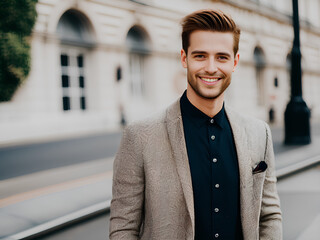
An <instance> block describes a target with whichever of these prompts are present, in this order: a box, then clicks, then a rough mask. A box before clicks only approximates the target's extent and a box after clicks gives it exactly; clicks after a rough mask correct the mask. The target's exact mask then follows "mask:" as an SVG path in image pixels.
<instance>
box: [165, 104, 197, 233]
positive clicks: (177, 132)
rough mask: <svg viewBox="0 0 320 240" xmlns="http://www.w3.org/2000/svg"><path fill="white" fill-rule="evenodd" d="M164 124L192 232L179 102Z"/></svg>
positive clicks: (190, 195) (169, 109) (189, 194)
mask: <svg viewBox="0 0 320 240" xmlns="http://www.w3.org/2000/svg"><path fill="white" fill-rule="evenodd" d="M166 124H167V130H168V135H169V141H170V144H171V147H172V151H173V156H174V159H175V162H176V166H177V172H178V175H179V178H180V182H181V186H182V189H183V194H184V197H185V200H186V204H187V208H188V212H189V215H190V218H191V224H192V231H194V203H193V190H192V180H191V173H190V167H189V161H188V154H187V149H186V142H185V137H184V131H183V123H182V116H181V110H180V101H179V100H178V101H176V102H175V103H174V104H173V105H171V106H170V107H169V108H168V110H167V115H166ZM193 234H194V233H193Z"/></svg>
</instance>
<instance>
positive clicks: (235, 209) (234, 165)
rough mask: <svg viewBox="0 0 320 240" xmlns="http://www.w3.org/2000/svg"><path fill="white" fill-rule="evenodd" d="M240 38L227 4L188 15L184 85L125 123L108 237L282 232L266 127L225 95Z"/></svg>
mask: <svg viewBox="0 0 320 240" xmlns="http://www.w3.org/2000/svg"><path fill="white" fill-rule="evenodd" d="M239 37H240V30H239V28H238V27H237V26H236V24H235V23H234V21H233V20H232V19H231V18H230V17H229V16H227V15H226V14H224V13H222V12H219V11H214V10H203V11H199V12H194V13H192V14H190V15H188V16H186V17H185V18H184V20H183V22H182V46H183V49H182V50H181V63H182V66H183V67H184V68H186V69H187V80H188V85H187V90H186V91H185V92H184V94H183V95H182V97H181V98H180V99H179V100H178V101H177V102H175V103H174V104H173V105H171V106H170V107H169V108H168V109H167V110H166V112H165V113H164V114H162V115H160V116H158V117H154V118H152V119H148V120H146V121H142V122H140V123H136V124H132V125H130V126H128V127H127V128H126V129H125V131H124V133H123V139H122V143H121V146H120V149H119V151H118V153H117V156H116V159H115V162H114V177H113V199H112V202H111V217H110V239H111V240H113V239H114V240H116V239H147V240H150V239H155V240H158V239H159V240H160V239H161V240H162V239H163V240H185V239H187V240H193V239H196V240H207V239H208V240H209V239H210V240H212V239H224V240H233V239H234V240H242V239H245V240H255V239H266V240H271V239H272V240H280V239H282V226H281V211H280V205H279V198H278V194H277V190H276V177H275V171H274V154H273V148H272V140H271V133H270V129H269V127H268V126H267V124H266V123H264V122H262V121H260V120H256V119H253V118H249V117H245V116H243V115H240V114H238V113H236V112H234V111H233V110H231V109H230V108H229V107H228V106H227V105H226V104H224V92H225V90H226V89H227V88H228V86H229V85H230V83H231V76H232V72H233V71H234V70H235V68H236V67H237V65H238V62H239V53H238V45H239Z"/></svg>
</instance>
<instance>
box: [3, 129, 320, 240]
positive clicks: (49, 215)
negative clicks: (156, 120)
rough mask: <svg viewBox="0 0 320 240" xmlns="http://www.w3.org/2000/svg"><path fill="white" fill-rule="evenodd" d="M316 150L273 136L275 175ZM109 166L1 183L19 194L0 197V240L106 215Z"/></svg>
mask: <svg viewBox="0 0 320 240" xmlns="http://www.w3.org/2000/svg"><path fill="white" fill-rule="evenodd" d="M319 146H320V136H319V135H317V136H313V138H312V143H311V144H310V145H306V146H299V147H286V146H283V145H282V143H281V138H280V137H279V136H278V137H277V136H276V137H275V149H277V151H276V171H277V174H278V173H279V171H280V172H281V170H283V169H284V168H286V167H288V166H292V165H294V164H299V163H300V162H301V160H306V159H314V161H315V162H319V160H320V147H319ZM112 162H113V159H101V160H96V161H92V162H89V163H82V164H78V165H76V166H71V167H64V168H60V169H53V170H49V171H45V172H40V173H36V174H31V175H27V176H22V177H19V178H15V179H8V180H4V181H0V193H3V192H10V189H11V188H13V187H17V186H18V185H20V187H21V192H20V193H18V194H15V195H13V196H12V195H10V194H7V195H6V194H3V195H2V196H0V198H1V199H0V223H1V224H0V239H8V240H9V239H12V240H13V239H23V238H24V237H26V236H30V235H33V234H36V233H37V232H45V231H46V230H48V229H51V228H52V227H54V226H59V225H63V224H65V223H66V222H70V221H73V220H74V219H77V218H81V217H84V216H86V215H88V214H94V213H96V212H99V211H105V210H106V209H107V208H108V207H109V204H110V200H111V188H112V171H111V170H112ZM32 182H36V183H37V186H39V184H40V185H41V183H43V186H42V187H40V188H39V187H37V186H32V184H31V183H32ZM314 227H315V226H314ZM310 228H312V226H310ZM308 231H309V232H310V231H312V229H311V230H310V229H308Z"/></svg>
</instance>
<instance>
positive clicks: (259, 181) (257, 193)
mask: <svg viewBox="0 0 320 240" xmlns="http://www.w3.org/2000/svg"><path fill="white" fill-rule="evenodd" d="M265 177H266V172H265V171H264V172H259V173H255V174H252V178H253V179H252V181H253V195H254V198H255V199H260V198H261V197H262V191H263V184H264V180H265Z"/></svg>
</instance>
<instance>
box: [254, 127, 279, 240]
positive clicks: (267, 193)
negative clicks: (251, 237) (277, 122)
mask: <svg viewBox="0 0 320 240" xmlns="http://www.w3.org/2000/svg"><path fill="white" fill-rule="evenodd" d="M265 161H266V162H267V164H268V168H267V172H266V178H265V182H264V186H263V193H262V203H261V213H260V223H259V225H260V226H259V236H260V239H261V240H264V239H265V240H270V239H273V240H281V239H282V217H281V210H280V200H279V196H278V193H277V188H276V182H277V179H276V175H275V161H274V152H273V145H272V137H271V131H270V128H269V126H268V125H267V124H266V148H265Z"/></svg>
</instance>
